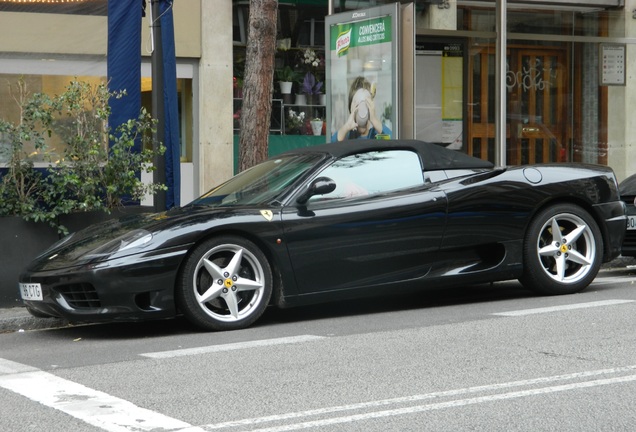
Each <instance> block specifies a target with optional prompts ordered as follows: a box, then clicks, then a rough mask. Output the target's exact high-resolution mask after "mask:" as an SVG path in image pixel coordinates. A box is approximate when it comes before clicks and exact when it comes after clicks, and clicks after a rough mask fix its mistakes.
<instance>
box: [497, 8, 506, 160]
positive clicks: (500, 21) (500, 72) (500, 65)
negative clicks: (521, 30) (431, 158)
mask: <svg viewBox="0 0 636 432" xmlns="http://www.w3.org/2000/svg"><path fill="white" fill-rule="evenodd" d="M496 3H497V6H496V8H495V15H496V21H497V27H496V32H497V40H496V44H495V51H496V52H495V59H496V60H495V68H496V70H495V165H499V166H505V165H506V116H507V112H506V51H507V46H506V42H507V39H508V34H507V23H506V13H507V0H497V2H496Z"/></svg>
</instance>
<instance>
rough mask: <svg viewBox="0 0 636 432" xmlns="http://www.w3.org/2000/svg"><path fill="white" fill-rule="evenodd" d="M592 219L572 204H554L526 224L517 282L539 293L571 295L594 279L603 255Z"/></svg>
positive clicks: (598, 231)
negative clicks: (522, 266) (522, 268)
mask: <svg viewBox="0 0 636 432" xmlns="http://www.w3.org/2000/svg"><path fill="white" fill-rule="evenodd" d="M602 247H603V245H602V243H601V232H600V230H599V228H598V225H597V224H596V222H595V221H594V219H593V218H592V217H591V216H590V215H589V214H588V213H587V212H586V211H585V210H583V209H582V208H580V207H578V206H576V205H558V206H554V207H550V208H547V209H545V210H543V211H542V212H541V213H539V214H538V215H537V216H536V217H535V218H534V219H533V221H532V222H531V223H530V226H529V228H528V232H527V234H526V241H525V245H524V276H523V278H522V279H521V282H522V283H523V284H524V285H525V286H526V287H528V288H531V289H533V290H535V291H537V292H540V293H542V294H571V293H575V292H578V291H581V290H582V289H584V288H585V287H587V286H588V285H589V284H590V283H591V282H592V280H594V278H595V277H596V275H597V273H598V271H599V269H600V266H601V258H602V254H603V250H602Z"/></svg>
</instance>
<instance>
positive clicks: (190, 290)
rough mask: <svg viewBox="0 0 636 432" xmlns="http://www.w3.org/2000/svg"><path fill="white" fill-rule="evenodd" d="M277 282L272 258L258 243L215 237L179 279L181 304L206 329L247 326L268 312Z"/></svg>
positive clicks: (188, 261)
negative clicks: (266, 255)
mask: <svg viewBox="0 0 636 432" xmlns="http://www.w3.org/2000/svg"><path fill="white" fill-rule="evenodd" d="M272 280H273V279H272V271H271V267H270V265H269V263H268V261H267V258H266V257H265V255H264V254H263V252H262V251H261V250H260V249H259V248H258V247H256V245H254V243H252V242H250V241H248V240H246V239H243V238H240V237H234V236H225V237H217V238H211V239H209V240H207V241H205V242H203V243H202V244H200V245H199V246H197V247H196V248H195V249H194V250H193V251H192V252H191V253H190V254H189V256H188V257H187V259H186V262H185V264H184V266H183V268H182V270H181V272H180V273H179V276H178V280H177V287H176V301H177V306H178V307H179V309H180V310H181V312H183V314H184V315H185V317H186V318H187V319H188V320H189V321H190V322H191V323H192V324H194V325H196V326H197V327H200V328H202V329H204V330H236V329H241V328H245V327H248V326H250V325H251V324H253V323H254V322H255V321H256V320H257V319H258V318H259V317H260V316H261V315H262V314H263V312H264V311H265V309H266V308H267V304H268V303H269V299H270V297H271V295H272ZM206 296H207V298H206Z"/></svg>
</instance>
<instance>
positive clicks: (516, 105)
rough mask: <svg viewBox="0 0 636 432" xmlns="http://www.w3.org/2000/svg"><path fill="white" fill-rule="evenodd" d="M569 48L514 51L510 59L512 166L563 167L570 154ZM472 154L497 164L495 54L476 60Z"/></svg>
mask: <svg viewBox="0 0 636 432" xmlns="http://www.w3.org/2000/svg"><path fill="white" fill-rule="evenodd" d="M566 54H567V53H566V50H565V49H560V48H544V47H512V48H510V49H509V50H508V56H507V73H506V88H507V116H506V117H507V119H506V163H507V164H508V165H523V164H530V163H545V162H559V161H563V160H564V159H565V155H566V154H567V149H566V146H567V142H568V137H569V136H570V133H569V127H568V124H569V122H568V118H567V104H566V101H567V95H568V92H569V89H568V81H567V79H566V78H567V77H566V71H567V67H566V62H567V55H566ZM470 57H471V58H470V61H471V70H472V79H471V80H470V91H469V95H470V96H469V97H470V100H469V116H468V118H469V124H468V128H467V129H468V152H469V154H473V155H475V156H478V157H481V158H482V159H488V160H494V150H495V142H494V137H495V109H494V97H495V87H494V86H495V77H494V71H495V57H494V50H492V49H484V48H478V49H475V50H473V52H472V53H471V56H470Z"/></svg>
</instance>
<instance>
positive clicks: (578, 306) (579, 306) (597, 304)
mask: <svg viewBox="0 0 636 432" xmlns="http://www.w3.org/2000/svg"><path fill="white" fill-rule="evenodd" d="M633 302H634V300H601V301H595V302H587V303H574V304H568V305H562V306H550V307H542V308H535V309H522V310H516V311H508V312H497V313H493V314H492V315H501V316H523V315H533V314H541V313H549V312H559V311H564V310H573V309H585V308H593V307H601V306H614V305H619V304H625V303H633Z"/></svg>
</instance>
